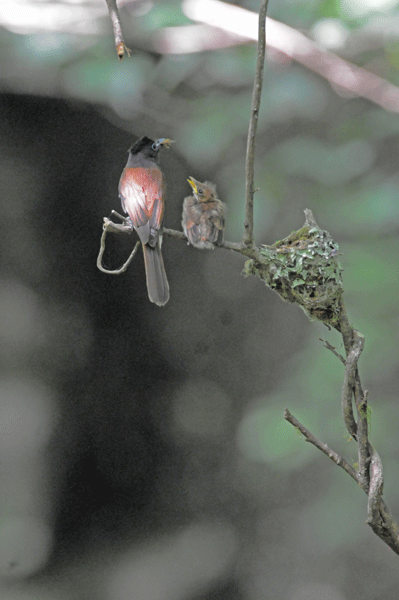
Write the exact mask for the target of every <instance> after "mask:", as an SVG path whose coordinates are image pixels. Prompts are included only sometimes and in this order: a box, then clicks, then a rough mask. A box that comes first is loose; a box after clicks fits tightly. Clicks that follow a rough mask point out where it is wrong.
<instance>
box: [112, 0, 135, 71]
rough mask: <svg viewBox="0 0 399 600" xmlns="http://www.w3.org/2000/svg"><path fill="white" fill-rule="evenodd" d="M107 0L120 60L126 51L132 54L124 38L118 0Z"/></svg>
mask: <svg viewBox="0 0 399 600" xmlns="http://www.w3.org/2000/svg"><path fill="white" fill-rule="evenodd" d="M106 2H107V6H108V10H109V16H110V19H111V23H112V29H113V32H114V39H115V46H116V52H117V54H118V56H119V60H122V58H123V57H124V55H125V51H126V52H127V54H128V56H130V50H129V48H128V47H127V46H126V44H125V41H124V39H123V34H122V25H121V19H120V16H119V11H118V7H117V5H116V0H106Z"/></svg>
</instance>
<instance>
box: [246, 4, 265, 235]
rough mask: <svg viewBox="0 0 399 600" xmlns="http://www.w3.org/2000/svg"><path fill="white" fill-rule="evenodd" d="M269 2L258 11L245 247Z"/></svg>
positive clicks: (251, 221) (251, 204) (250, 230)
mask: <svg viewBox="0 0 399 600" xmlns="http://www.w3.org/2000/svg"><path fill="white" fill-rule="evenodd" d="M268 1H269V0H263V1H262V4H261V7H260V11H259V26H258V56H257V61H256V72H255V81H254V89H253V93H252V106H251V118H250V121H249V130H248V140H247V156H246V162H245V221H244V243H245V244H246V245H247V246H251V245H252V244H253V229H254V192H255V190H254V163H255V137H256V129H257V126H258V117H259V106H260V99H261V95H262V84H263V70H264V64H265V50H266V13H267V5H268Z"/></svg>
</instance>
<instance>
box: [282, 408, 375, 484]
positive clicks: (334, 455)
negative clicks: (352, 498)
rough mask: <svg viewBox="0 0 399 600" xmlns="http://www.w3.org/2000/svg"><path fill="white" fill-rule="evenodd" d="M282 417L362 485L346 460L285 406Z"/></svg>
mask: <svg viewBox="0 0 399 600" xmlns="http://www.w3.org/2000/svg"><path fill="white" fill-rule="evenodd" d="M284 419H286V421H288V422H289V423H291V425H293V426H294V427H296V428H297V429H298V430H299V431H300V432H301V434H302V435H303V437H304V438H305V440H306V441H307V442H310V443H311V444H313V446H316V448H318V449H319V450H321V451H322V452H323V453H324V454H325V455H326V456H328V458H330V459H331V460H332V461H333V462H335V464H336V465H338V466H339V467H341V468H342V469H344V471H346V472H347V473H348V475H350V476H351V477H352V479H354V480H355V481H356V483H358V484H359V485H360V486H361V487H363V485H362V483H361V482H360V480H359V477H358V474H357V472H356V470H355V469H354V468H353V467H352V466H351V465H350V464H349V463H347V462H346V460H345V459H344V458H342V456H340V455H339V454H337V453H336V452H334V451H333V450H331V448H329V447H328V446H327V444H325V443H324V442H321V441H320V440H318V439H317V437H315V436H314V435H313V433H311V432H310V431H309V429H307V428H306V427H305V426H304V425H302V423H301V422H300V421H298V419H297V418H296V417H294V415H293V414H291V413H290V411H289V410H288V408H286V409H285V411H284ZM363 489H364V491H365V492H367V487H366V489H365V488H364V487H363Z"/></svg>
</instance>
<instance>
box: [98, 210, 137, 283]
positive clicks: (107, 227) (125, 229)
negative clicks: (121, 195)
mask: <svg viewBox="0 0 399 600" xmlns="http://www.w3.org/2000/svg"><path fill="white" fill-rule="evenodd" d="M112 212H113V213H114V212H115V211H112ZM115 214H116V215H117V216H118V217H120V218H121V219H123V220H124V221H127V219H125V217H121V215H119V214H118V213H115ZM108 231H111V232H112V233H131V232H132V231H134V230H133V227H132V225H130V227H129V226H128V225H125V224H124V225H119V224H118V223H114V222H113V221H110V220H109V219H107V218H104V225H103V233H102V236H101V241H100V251H99V253H98V256H97V268H98V269H100V271H102V272H103V273H107V275H120V274H121V273H124V272H125V271H126V269H127V268H128V266H129V265H130V263H131V262H132V260H133V258H134V256H135V254H136V252H137V250H138V248H139V246H140V242H136V245H135V247H134V248H133V250H132V252H131V254H130V256H129V258H128V259H127V261H126V262H125V263H124V264H123V265H122V266H121V268H120V269H115V270H113V271H112V270H109V269H106V268H105V267H103V264H102V260H103V254H104V250H105V238H106V237H107V233H108Z"/></svg>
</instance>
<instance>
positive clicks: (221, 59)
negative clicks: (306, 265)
mask: <svg viewBox="0 0 399 600" xmlns="http://www.w3.org/2000/svg"><path fill="white" fill-rule="evenodd" d="M192 4H193V3H192V2H191V3H190V2H183V1H182V0H169V1H164V2H157V1H153V0H137V1H129V0H128V1H124V2H123V3H121V4H120V13H121V19H122V24H123V28H124V32H125V41H126V44H127V46H128V47H129V48H130V49H131V56H130V58H127V57H126V58H124V59H123V61H122V62H118V60H117V56H116V53H115V48H114V41H113V38H112V31H111V25H110V22H109V17H108V14H107V8H106V5H105V3H103V2H101V1H100V0H91V1H87V2H45V1H43V2H29V1H28V0H24V1H22V0H18V1H13V2H11V1H8V2H7V1H5V2H3V3H2V4H1V5H0V27H1V37H0V89H1V93H0V115H1V135H0V165H1V167H0V169H1V178H0V203H1V214H2V219H1V226H0V227H1V238H0V247H1V265H0V269H1V270H0V277H1V282H0V311H1V325H0V343H1V356H2V362H1V379H0V411H1V412H0V415H1V419H0V478H1V481H2V484H1V489H0V575H1V579H0V595H1V600H81V599H83V598H84V599H85V600H128V599H131V598H132V599H134V600H141V599H142V600H152V599H154V600H158V599H159V600H169V599H170V600H172V599H173V600H176V599H186V598H187V599H194V600H269V599H273V600H275V599H276V598H283V599H287V600H313V599H317V600H318V599H320V600H349V599H351V600H352V599H353V598H362V599H363V600H374V599H379V598H382V597H383V598H384V600H391V599H392V600H396V599H397V595H398V592H397V589H398V583H399V575H398V573H399V569H398V565H399V562H398V557H397V556H396V555H395V554H394V553H393V552H392V551H391V550H390V549H389V548H388V547H387V546H385V545H384V544H383V543H382V542H381V541H380V540H379V539H378V538H377V537H375V536H374V534H373V533H372V532H371V530H370V529H369V528H368V527H367V525H366V524H365V520H366V516H367V515H366V507H367V504H366V500H367V499H366V496H365V495H364V494H363V492H362V491H361V490H360V488H359V489H358V488H357V487H356V485H355V484H354V482H353V481H352V480H350V479H349V477H348V476H347V475H345V473H344V472H343V471H342V472H341V470H339V469H338V468H337V467H335V466H334V465H333V463H332V462H330V461H328V459H327V458H326V457H325V456H323V455H321V454H320V453H318V452H317V451H316V450H315V449H314V448H313V447H310V446H309V445H307V444H305V443H304V441H303V439H302V438H301V437H300V436H299V435H298V434H297V433H296V431H295V430H294V429H293V428H292V427H291V426H289V425H288V424H287V423H286V422H285V421H284V419H283V412H284V408H285V407H288V408H289V409H290V411H291V412H292V413H293V414H294V415H295V416H297V417H298V418H299V419H300V420H301V421H302V422H303V423H304V424H305V425H306V426H307V427H308V428H310V429H311V430H312V432H313V433H314V434H315V435H316V436H318V437H319V438H320V439H322V440H323V441H325V442H326V443H328V444H329V445H330V446H331V447H332V448H333V449H334V450H336V451H337V452H340V453H342V454H343V455H344V456H345V457H346V458H347V460H349V461H350V462H352V463H355V462H357V453H356V446H355V444H354V442H351V441H350V440H348V438H347V436H346V433H345V429H344V425H343V421H342V417H341V411H340V392H341V385H342V380H343V367H342V364H341V363H340V362H339V361H338V360H337V359H336V358H335V357H334V356H333V355H332V354H331V353H329V352H328V351H327V350H325V349H324V348H323V345H322V343H321V342H320V341H319V338H323V339H328V341H329V342H330V343H331V344H333V345H335V346H337V349H338V350H339V351H340V352H343V349H342V347H341V345H340V339H339V337H338V335H337V334H336V333H335V332H329V331H327V329H326V328H325V327H323V326H322V325H321V324H319V323H317V322H313V323H311V322H309V321H308V319H307V317H306V316H305V314H304V313H303V312H302V311H300V310H299V309H298V308H297V307H295V306H292V305H288V304H284V303H282V302H281V300H280V299H279V298H278V297H277V295H275V294H273V293H272V292H271V291H270V290H268V289H267V288H266V287H265V286H264V285H263V284H262V283H261V282H260V281H259V280H256V279H255V278H247V279H245V278H243V277H242V276H241V271H242V267H243V264H244V260H243V258H242V257H241V256H239V255H236V254H234V253H232V252H228V251H226V250H217V251H214V252H201V251H198V250H195V249H193V248H191V247H188V246H186V245H185V244H184V243H182V242H181V241H179V240H176V239H170V238H166V239H165V240H164V246H163V247H164V250H163V254H164V260H165V266H166V270H167V273H168V278H169V282H170V288H171V299H170V301H169V303H168V304H167V305H166V307H164V308H158V307H156V306H154V305H152V304H151V303H150V302H149V301H148V298H147V292H146V287H145V277H144V269H143V264H142V257H141V253H140V254H139V255H138V257H137V258H136V259H135V260H134V262H133V264H132V265H131V266H130V268H129V270H128V271H127V273H125V274H123V275H121V276H119V277H112V276H106V275H104V274H103V273H100V271H98V270H97V268H96V257H97V253H98V250H99V241H100V235H101V228H102V219H103V217H104V216H109V215H110V211H111V210H112V209H115V210H117V211H119V210H120V204H119V199H118V194H117V186H118V180H119V176H120V173H121V171H122V169H123V167H124V165H125V162H126V156H127V155H126V152H127V148H128V147H129V146H130V145H131V144H132V142H133V141H134V140H135V139H136V138H137V137H138V136H142V135H148V136H150V137H170V138H172V139H175V140H176V144H174V145H173V147H172V149H171V150H170V151H169V152H167V153H166V152H165V153H164V154H163V156H162V166H163V169H164V171H165V174H166V178H167V183H168V203H167V209H166V216H165V221H164V223H165V226H166V227H171V228H175V229H181V227H180V220H181V205H182V201H183V198H184V196H185V195H188V194H189V192H190V188H189V186H188V184H187V182H186V179H187V177H188V176H189V175H192V176H194V177H195V178H197V179H199V180H205V179H209V180H212V181H214V182H215V183H216V185H217V189H218V192H219V195H220V197H221V198H222V199H223V200H224V201H225V202H226V203H227V205H228V217H227V226H226V239H228V240H229V241H239V240H241V239H242V235H243V220H244V165H245V149H246V135H247V129H248V120H249V113H250V105H251V95H252V85H253V77H254V67H255V61H256V46H255V44H254V42H253V41H248V40H247V39H238V38H237V37H234V36H231V35H230V34H228V33H226V32H225V31H223V30H221V29H214V28H212V27H210V26H206V25H203V24H202V25H201V24H198V23H194V21H192V20H191V18H190V17H189V16H188V14H191V13H190V11H189V7H190V5H191V6H192ZM199 4H201V2H199ZM237 4H238V5H239V6H241V7H243V8H246V9H248V10H250V11H255V12H256V11H257V10H258V8H259V3H258V2H255V1H254V0H247V1H245V0H244V1H243V2H239V3H237ZM269 16H270V17H273V18H274V19H277V20H280V21H281V22H283V23H286V24H288V25H290V26H291V27H293V28H294V29H297V30H299V31H302V32H303V33H304V34H305V35H307V36H308V37H309V38H311V39H313V40H315V42H316V43H317V44H320V46H319V47H321V48H323V51H325V52H329V51H330V52H333V53H335V54H336V55H338V56H341V57H343V58H345V59H346V60H349V61H351V62H354V63H356V64H357V65H359V66H362V67H364V68H365V69H367V70H368V71H370V72H372V73H375V74H376V75H378V76H379V77H381V78H383V79H385V80H387V81H390V82H391V83H392V84H393V85H394V86H396V85H399V74H398V68H397V67H398V64H399V10H398V3H397V2H395V1H393V0H385V1H384V0H380V1H378V0H367V1H366V0H341V1H338V0H327V1H322V0H312V2H309V1H308V2H303V1H302V0H283V1H282V2H274V1H273V0H270V5H269ZM187 27H188V28H189V29H187ZM198 27H201V29H198ZM171 28H173V32H172V30H171ZM172 33H173V35H175V36H177V37H172V38H170V37H169V36H170V35H171V34H172ZM243 35H244V36H245V32H243ZM177 39H180V42H181V43H182V44H183V46H185V47H186V48H187V51H185V52H183V51H182V50H180V53H177V50H176V48H177V46H176V48H175V46H174V44H177V42H176V40H177ZM173 40H174V41H173ZM208 42H209V46H208V47H212V48H213V49H205V48H206V44H207V43H208ZM196 44H197V46H195V45H196ZM189 48H191V50H193V49H196V50H197V51H188V49H189ZM292 54H293V55H294V57H293V58H292V57H290V56H287V54H284V53H282V52H279V51H277V50H275V49H273V48H269V50H268V54H267V61H266V67H265V82H264V92H263V99H262V107H261V113H260V118H259V128H258V137H257V158H256V174H255V185H256V187H258V188H259V191H258V192H257V194H256V205H255V218H256V226H255V239H256V242H257V243H258V244H261V243H267V244H270V243H273V242H274V241H275V240H277V239H281V238H283V237H285V236H286V235H288V234H289V233H290V232H291V231H292V230H294V229H299V228H300V227H301V226H302V224H303V222H304V214H303V210H304V208H310V209H312V211H313V213H314V215H315V218H316V220H317V222H318V224H319V226H320V227H322V228H324V229H327V230H328V231H329V232H330V233H331V235H332V236H333V238H334V239H335V240H336V241H337V242H338V243H339V245H340V251H341V252H342V256H341V257H340V260H341V264H342V265H343V267H344V286H345V302H346V305H347V309H348V313H349V317H350V320H351V322H352V323H353V325H354V326H355V327H356V328H358V329H359V330H360V331H361V332H362V333H363V334H364V335H365V337H366V348H365V351H364V354H363V356H362V358H361V362H360V372H361V376H362V381H363V386H364V387H365V388H366V389H368V390H369V403H370V407H371V410H372V414H371V441H372V443H373V444H375V447H376V448H377V450H378V452H379V453H380V455H381V457H382V460H383V465H384V468H385V486H384V497H385V500H386V502H387V504H388V506H389V507H390V509H391V510H392V513H393V515H396V516H397V517H398V518H399V483H398V482H399V468H398V464H399V463H398V455H399V438H398V437H397V432H398V424H399V407H398V402H397V389H398V386H399V372H398V351H397V349H398V345H399V281H398V274H399V269H398V256H399V251H398V250H399V248H398V246H399V242H398V233H399V202H398V192H397V189H398V183H399V178H398V174H397V169H398V162H399V161H398V158H399V156H398V150H397V148H398V141H399V120H398V114H397V113H398V112H399V104H398V107H397V111H396V112H395V110H392V112H388V111H385V110H384V109H382V108H381V107H379V106H377V105H376V104H374V103H372V102H371V101H369V100H367V99H365V98H358V97H356V96H355V95H354V94H351V93H350V92H349V91H347V90H346V91H345V90H343V89H341V88H339V89H338V88H337V86H335V85H331V84H330V83H329V81H328V79H327V78H323V77H321V76H319V75H316V74H315V73H313V72H311V71H309V70H308V69H306V68H305V67H304V66H301V65H300V64H299V63H298V62H297V61H296V60H295V49H294V50H293V52H292ZM359 77H360V75H359ZM133 243H134V240H133V239H131V237H130V236H126V239H125V238H124V237H122V236H111V235H109V236H108V238H107V251H106V254H105V257H104V261H105V264H106V265H107V266H108V267H109V268H115V267H117V266H119V265H120V264H122V262H123V261H124V260H125V258H126V257H127V256H128V254H129V252H130V250H131V248H132V245H133Z"/></svg>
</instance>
